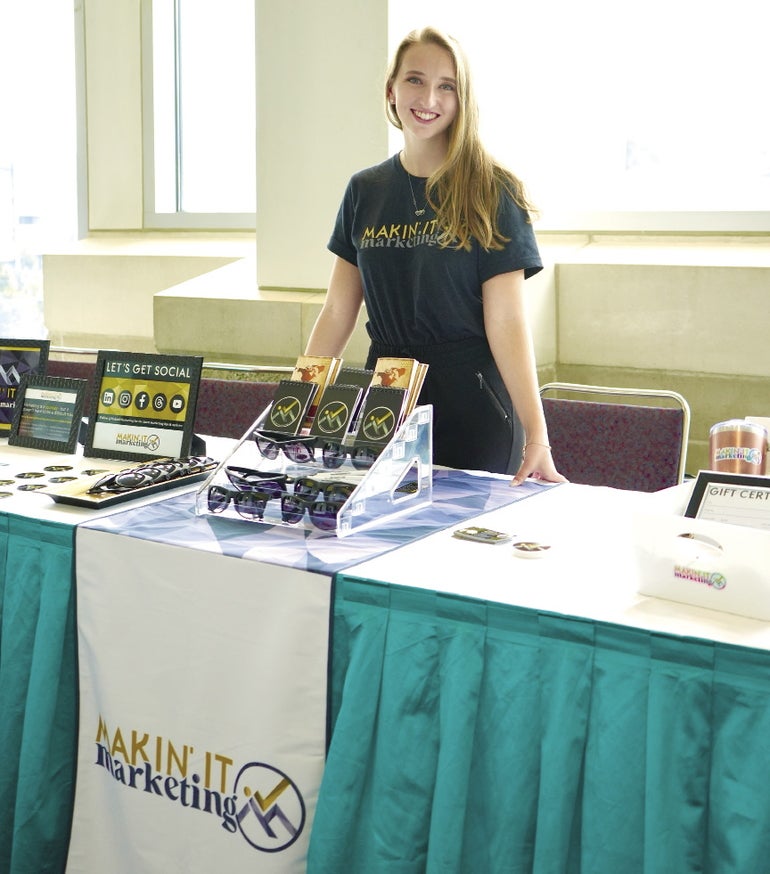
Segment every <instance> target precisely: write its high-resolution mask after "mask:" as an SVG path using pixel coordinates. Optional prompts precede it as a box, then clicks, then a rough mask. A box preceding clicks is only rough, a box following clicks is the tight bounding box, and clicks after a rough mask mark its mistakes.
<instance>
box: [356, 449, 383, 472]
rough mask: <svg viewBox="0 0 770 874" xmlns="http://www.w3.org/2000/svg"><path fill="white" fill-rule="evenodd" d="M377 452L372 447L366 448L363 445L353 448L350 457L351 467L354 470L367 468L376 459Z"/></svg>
mask: <svg viewBox="0 0 770 874" xmlns="http://www.w3.org/2000/svg"><path fill="white" fill-rule="evenodd" d="M378 454H379V453H378V452H377V451H376V450H374V449H368V448H366V447H364V446H359V447H358V449H354V450H353V453H352V457H351V461H352V462H353V467H355V469H356V470H367V469H368V468H370V467H371V466H372V465H373V464H374V462H375V461H376V460H377V456H378Z"/></svg>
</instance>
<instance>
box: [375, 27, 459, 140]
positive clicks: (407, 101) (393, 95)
mask: <svg viewBox="0 0 770 874" xmlns="http://www.w3.org/2000/svg"><path fill="white" fill-rule="evenodd" d="M388 100H389V101H390V104H391V106H392V108H393V110H394V112H395V115H396V116H397V117H398V120H399V121H400V123H401V128H402V130H403V131H404V136H405V138H406V139H407V140H409V139H410V138H413V139H414V140H416V141H427V140H433V139H434V138H436V137H437V138H441V139H442V140H444V141H445V142H448V140H449V130H450V128H451V126H452V122H453V121H454V120H455V117H456V116H457V105H458V104H457V81H456V71H455V65H454V61H453V59H452V55H451V54H450V53H449V52H448V51H447V50H446V49H444V48H442V47H441V46H438V45H436V44H434V43H416V44H414V45H412V46H410V47H409V48H408V49H407V50H406V51H405V52H404V53H403V56H402V58H401V63H400V64H399V67H398V70H397V71H396V74H395V76H394V77H393V79H392V80H391V82H390V83H389V87H388Z"/></svg>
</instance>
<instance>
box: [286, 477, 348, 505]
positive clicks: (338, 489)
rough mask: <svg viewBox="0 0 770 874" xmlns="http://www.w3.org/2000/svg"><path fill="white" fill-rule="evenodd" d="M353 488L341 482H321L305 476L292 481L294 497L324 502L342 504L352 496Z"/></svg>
mask: <svg viewBox="0 0 770 874" xmlns="http://www.w3.org/2000/svg"><path fill="white" fill-rule="evenodd" d="M355 488H356V487H355V486H354V485H353V484H351V483H343V482H323V481H321V480H315V479H313V478H312V477H309V476H305V477H301V478H299V479H297V480H295V481H294V495H295V496H296V497H299V498H306V499H307V498H312V499H313V500H315V499H316V498H322V499H323V500H324V501H333V502H335V503H338V504H344V503H345V501H347V499H348V498H349V497H350V496H351V495H352V494H353V492H354V490H355Z"/></svg>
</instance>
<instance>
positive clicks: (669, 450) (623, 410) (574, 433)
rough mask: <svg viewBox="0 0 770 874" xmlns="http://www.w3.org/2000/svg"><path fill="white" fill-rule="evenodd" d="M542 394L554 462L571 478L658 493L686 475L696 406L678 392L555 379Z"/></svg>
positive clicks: (578, 481) (573, 480) (571, 479)
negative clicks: (689, 442)
mask: <svg viewBox="0 0 770 874" xmlns="http://www.w3.org/2000/svg"><path fill="white" fill-rule="evenodd" d="M548 392H555V393H556V394H557V395H558V397H546V393H548ZM540 394H541V397H542V402H543V411H544V413H545V419H546V424H547V426H548V439H549V442H550V444H551V447H552V449H553V458H554V462H555V464H556V467H557V469H558V470H559V472H560V473H562V474H564V476H566V477H567V479H568V480H570V481H571V482H575V483H583V484H586V485H598V486H611V487H613V488H618V489H632V490H635V491H642V492H654V491H657V490H658V489H662V488H666V487H668V486H673V485H677V484H678V483H680V482H682V480H683V479H684V469H685V461H686V458H687V441H688V439H689V433H690V408H689V405H688V403H687V401H686V400H685V399H684V397H682V395H680V394H679V393H678V392H672V391H668V390H665V389H636V388H628V389H626V388H615V387H613V386H595V385H582V384H578V383H559V382H553V383H548V384H547V385H544V386H543V387H542V388H541V389H540ZM576 396H582V397H583V398H589V397H590V399H577V398H576ZM624 398H625V399H626V400H633V401H635V402H632V403H625V402H623V399H624ZM664 400H665V402H666V403H669V404H671V403H673V404H674V406H661V405H660V403H661V401H664ZM656 402H657V403H656Z"/></svg>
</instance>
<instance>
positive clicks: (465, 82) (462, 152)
mask: <svg viewBox="0 0 770 874" xmlns="http://www.w3.org/2000/svg"><path fill="white" fill-rule="evenodd" d="M419 43H432V44H434V45H437V46H439V47H440V48H442V49H445V50H446V51H447V52H449V55H450V57H451V58H452V61H453V63H454V67H455V78H456V80H457V115H456V116H455V119H454V121H453V122H452V126H451V127H450V129H449V148H448V149H447V155H446V158H445V159H444V162H443V163H442V164H441V166H440V167H439V168H438V169H437V170H436V172H435V173H433V174H432V175H431V176H430V177H429V179H428V181H427V184H426V187H425V193H426V195H427V198H428V202H429V203H430V205H431V207H432V208H433V209H434V211H435V213H436V219H437V222H438V225H439V227H440V228H441V230H442V232H441V245H443V246H449V245H452V246H454V247H456V248H458V249H465V250H469V249H470V248H471V240H472V239H475V240H476V241H477V242H478V243H479V244H480V245H481V246H482V247H483V248H484V249H502V248H503V245H504V244H505V243H506V242H508V238H507V237H505V236H504V235H503V234H502V233H501V232H500V230H499V228H498V226H497V213H498V209H499V206H500V198H501V196H502V194H503V192H508V193H509V194H510V196H511V197H512V198H513V200H514V201H515V202H516V203H517V204H518V205H519V206H520V207H521V208H522V209H524V210H525V211H526V212H527V214H528V215H529V216H530V218H531V216H532V215H533V214H534V213H535V212H536V210H535V208H534V206H533V205H532V204H531V203H530V201H529V199H528V197H527V193H526V191H525V188H524V184H523V183H522V181H521V180H520V179H519V178H518V177H517V176H515V175H514V174H513V173H512V172H511V171H510V170H508V169H507V168H506V167H503V166H502V165H501V164H500V163H498V162H497V161H496V160H495V159H494V158H492V156H491V155H490V154H489V153H488V152H487V150H486V149H485V148H484V146H483V144H482V142H481V139H480V137H479V110H478V104H477V103H476V97H475V94H474V91H473V85H472V83H471V77H470V70H469V67H468V61H467V58H466V57H465V53H464V52H463V50H462V48H461V47H460V45H459V43H458V42H457V40H455V39H454V38H453V37H451V36H449V35H448V34H445V33H442V32H441V31H440V30H438V29H436V28H434V27H424V28H422V29H421V30H413V31H412V32H411V33H409V34H407V35H406V36H405V37H404V39H403V40H402V41H401V43H400V45H399V47H398V48H397V49H396V52H395V54H394V55H393V58H392V59H391V62H390V65H389V67H388V71H387V74H386V80H385V113H386V115H387V117H388V121H390V123H391V124H393V125H394V126H395V127H397V128H398V129H399V130H403V125H402V124H401V119H400V118H399V117H398V113H397V112H396V107H395V106H394V105H393V104H392V103H391V102H390V100H389V94H390V90H391V88H392V86H393V83H394V81H395V79H396V77H397V75H398V72H399V70H400V68H401V63H402V61H403V59H404V54H405V52H406V51H407V49H409V48H410V47H411V46H414V45H417V44H419Z"/></svg>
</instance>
